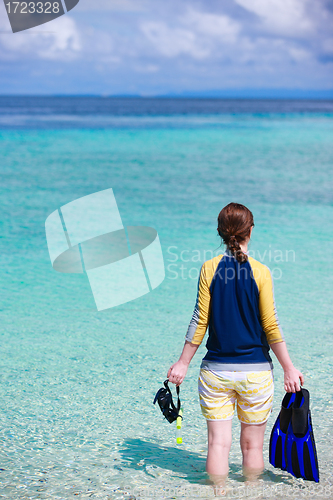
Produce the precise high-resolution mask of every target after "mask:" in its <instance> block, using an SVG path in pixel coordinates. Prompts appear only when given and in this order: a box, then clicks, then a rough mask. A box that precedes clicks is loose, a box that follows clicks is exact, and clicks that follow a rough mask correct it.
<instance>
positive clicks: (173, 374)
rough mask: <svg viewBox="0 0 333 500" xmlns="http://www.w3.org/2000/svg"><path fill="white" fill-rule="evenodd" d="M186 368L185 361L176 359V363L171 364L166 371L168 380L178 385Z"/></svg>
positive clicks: (183, 376)
mask: <svg viewBox="0 0 333 500" xmlns="http://www.w3.org/2000/svg"><path fill="white" fill-rule="evenodd" d="M187 369H188V363H185V362H184V361H181V360H179V361H177V363H174V364H173V365H172V366H170V368H169V371H168V375H167V377H168V379H169V381H170V382H172V383H173V384H176V386H179V385H180V384H181V383H182V382H183V380H184V378H185V375H186V373H187Z"/></svg>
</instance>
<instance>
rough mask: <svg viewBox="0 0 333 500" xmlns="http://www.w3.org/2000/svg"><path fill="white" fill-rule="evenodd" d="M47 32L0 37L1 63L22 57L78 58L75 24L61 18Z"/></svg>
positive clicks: (79, 49)
mask: <svg viewBox="0 0 333 500" xmlns="http://www.w3.org/2000/svg"><path fill="white" fill-rule="evenodd" d="M48 26H49V27H48V29H49V32H48V31H46V29H45V33H42V32H41V31H40V27H39V29H38V31H39V32H34V29H31V30H28V31H27V32H24V31H22V32H19V33H5V34H0V45H1V46H2V50H1V54H2V56H0V57H1V59H15V58H17V57H20V58H22V57H25V58H29V59H35V58H39V59H48V60H60V61H68V60H73V59H75V58H77V57H78V56H79V54H80V52H81V50H82V44H81V38H80V35H79V31H78V29H77V27H76V24H75V21H74V20H73V19H72V18H71V17H69V16H62V17H59V18H57V19H55V20H54V21H51V22H50V23H49V25H48Z"/></svg>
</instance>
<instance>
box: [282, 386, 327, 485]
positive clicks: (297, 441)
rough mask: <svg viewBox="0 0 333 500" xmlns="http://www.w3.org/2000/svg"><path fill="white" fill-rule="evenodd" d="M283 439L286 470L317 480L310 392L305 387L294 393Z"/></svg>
mask: <svg viewBox="0 0 333 500" xmlns="http://www.w3.org/2000/svg"><path fill="white" fill-rule="evenodd" d="M291 413H292V415H291V420H290V423H289V426H288V431H287V437H286V440H285V458H286V464H287V471H288V472H290V474H292V475H293V476H295V477H302V478H303V479H307V480H308V481H315V482H316V483H318V482H319V467H318V459H317V451H316V445H315V441H314V436H313V430H312V422H311V412H310V394H309V391H308V390H306V389H303V388H302V389H301V390H300V391H298V392H297V393H296V398H295V401H294V402H293V404H292V410H291Z"/></svg>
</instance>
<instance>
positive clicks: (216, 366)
mask: <svg viewBox="0 0 333 500" xmlns="http://www.w3.org/2000/svg"><path fill="white" fill-rule="evenodd" d="M200 368H202V369H206V370H214V371H228V372H257V371H258V372H261V371H266V370H273V363H272V362H270V361H266V362H264V363H218V362H217V361H208V360H206V359H203V360H202V362H201V366H200Z"/></svg>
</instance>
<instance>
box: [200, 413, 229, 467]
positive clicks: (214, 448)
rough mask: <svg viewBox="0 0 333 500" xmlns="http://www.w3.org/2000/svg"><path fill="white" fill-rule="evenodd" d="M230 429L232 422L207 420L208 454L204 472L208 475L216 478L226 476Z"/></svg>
mask: <svg viewBox="0 0 333 500" xmlns="http://www.w3.org/2000/svg"><path fill="white" fill-rule="evenodd" d="M231 427H232V420H207V430H208V454H207V461H206V471H207V472H208V474H211V475H217V476H227V474H228V471H229V451H230V447H231Z"/></svg>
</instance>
